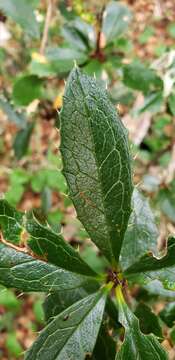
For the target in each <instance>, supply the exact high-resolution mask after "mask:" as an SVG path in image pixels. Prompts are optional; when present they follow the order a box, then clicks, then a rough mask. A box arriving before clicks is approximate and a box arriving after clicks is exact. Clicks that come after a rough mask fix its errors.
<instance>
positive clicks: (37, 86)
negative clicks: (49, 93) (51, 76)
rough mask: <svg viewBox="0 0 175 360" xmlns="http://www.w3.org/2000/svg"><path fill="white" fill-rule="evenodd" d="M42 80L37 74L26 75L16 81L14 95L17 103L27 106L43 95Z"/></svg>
mask: <svg viewBox="0 0 175 360" xmlns="http://www.w3.org/2000/svg"><path fill="white" fill-rule="evenodd" d="M42 90H43V89H42V80H41V79H39V78H38V77H37V76H36V75H26V76H22V77H20V78H19V79H18V80H16V81H15V84H14V86H13V93H12V97H13V100H14V102H15V103H16V104H17V105H19V106H20V105H21V106H27V105H28V104H30V103H31V102H32V101H33V100H34V99H40V98H41V96H42Z"/></svg>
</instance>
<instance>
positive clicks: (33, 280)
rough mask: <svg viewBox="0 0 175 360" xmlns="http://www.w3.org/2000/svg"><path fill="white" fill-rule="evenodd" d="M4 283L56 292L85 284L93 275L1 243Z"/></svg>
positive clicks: (0, 268)
mask: <svg viewBox="0 0 175 360" xmlns="http://www.w3.org/2000/svg"><path fill="white" fill-rule="evenodd" d="M0 259H1V262H0V284H2V285H4V286H6V287H14V288H17V289H20V290H22V291H25V292H28V291H38V292H48V293H49V292H54V291H59V290H69V289H76V288H79V287H82V286H83V284H84V283H86V282H87V281H90V282H91V280H92V282H93V281H94V282H96V280H94V279H93V278H91V277H88V276H84V275H79V274H77V273H74V272H71V271H67V270H64V269H62V268H59V267H57V266H55V265H51V264H49V263H46V262H45V261H42V260H37V259H36V258H34V257H32V256H30V255H28V254H25V253H23V252H20V251H16V250H15V249H12V248H11V247H9V246H6V245H4V244H0Z"/></svg>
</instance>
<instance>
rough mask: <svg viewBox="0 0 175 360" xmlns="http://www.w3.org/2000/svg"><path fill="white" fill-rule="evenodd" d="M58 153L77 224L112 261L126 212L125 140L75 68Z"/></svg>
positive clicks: (103, 100) (102, 95)
mask: <svg viewBox="0 0 175 360" xmlns="http://www.w3.org/2000/svg"><path fill="white" fill-rule="evenodd" d="M60 150H61V153H62V157H63V173H64V175H65V177H66V180H67V183H68V186H69V190H70V197H71V199H72V201H73V203H74V206H75V208H76V211H77V215H78V218H79V220H80V221H81V222H82V224H83V225H84V227H85V229H86V230H87V232H88V233H89V235H90V237H91V239H92V240H93V241H94V242H95V243H96V245H97V246H98V247H99V248H100V250H101V251H102V253H103V254H104V255H105V256H106V257H107V259H108V260H109V261H111V262H115V261H117V260H118V257H119V254H120V249H121V245H122V242H123V238H124V233H125V230H126V227H127V223H128V219H129V216H130V212H131V195H132V180H131V164H130V163H131V161H130V156H129V149H128V140H127V134H126V130H125V128H124V126H123V125H122V123H121V121H120V119H119V117H118V116H117V114H116V111H115V109H114V108H113V105H112V104H111V102H110V100H109V99H108V96H107V93H106V91H105V90H104V89H101V88H100V87H99V86H98V84H97V82H96V81H95V79H92V78H91V77H88V76H87V75H83V74H81V72H80V71H79V69H78V68H75V69H74V70H73V71H72V73H71V74H70V76H69V79H68V82H67V85H66V90H65V96H64V102H63V109H62V111H61V149H60Z"/></svg>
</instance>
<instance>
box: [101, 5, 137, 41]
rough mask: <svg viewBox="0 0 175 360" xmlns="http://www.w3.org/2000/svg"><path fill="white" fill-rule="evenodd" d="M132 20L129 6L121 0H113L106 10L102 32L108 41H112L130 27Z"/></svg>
mask: <svg viewBox="0 0 175 360" xmlns="http://www.w3.org/2000/svg"><path fill="white" fill-rule="evenodd" d="M130 20H131V12H130V10H129V8H128V7H127V6H125V5H123V4H120V3H119V2H117V3H116V2H114V1H111V2H110V3H109V4H108V5H107V7H106V9H105V12H104V17H103V24H102V33H103V34H104V36H105V39H106V42H107V43H110V42H111V41H113V40H115V38H116V37H119V36H120V35H121V34H122V33H123V32H124V31H126V29H127V28H128V25H129V22H130Z"/></svg>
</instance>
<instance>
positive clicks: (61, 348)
mask: <svg viewBox="0 0 175 360" xmlns="http://www.w3.org/2000/svg"><path fill="white" fill-rule="evenodd" d="M105 300H106V294H104V293H103V292H102V291H99V292H97V293H95V294H93V295H89V296H87V297H86V298H84V299H82V300H80V301H78V302H76V303H75V304H73V305H72V306H70V307H69V308H68V309H66V310H65V311H63V312H62V313H60V314H59V315H58V316H57V317H56V318H54V320H53V321H52V322H50V323H49V324H48V325H47V326H46V328H45V329H44V330H43V331H42V332H41V333H40V335H39V337H38V338H37V340H36V341H35V343H34V344H33V346H32V347H31V349H30V350H29V351H28V352H27V353H26V356H25V360H29V359H30V360H36V359H38V360H40V359H42V360H48V359H49V360H66V359H71V358H72V359H78V360H84V359H85V357H86V355H87V354H91V353H92V351H93V348H94V345H95V342H96V338H97V335H98V332H99V328H100V324H101V321H102V317H103V312H104V307H105Z"/></svg>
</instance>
